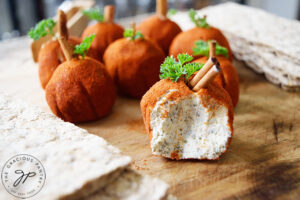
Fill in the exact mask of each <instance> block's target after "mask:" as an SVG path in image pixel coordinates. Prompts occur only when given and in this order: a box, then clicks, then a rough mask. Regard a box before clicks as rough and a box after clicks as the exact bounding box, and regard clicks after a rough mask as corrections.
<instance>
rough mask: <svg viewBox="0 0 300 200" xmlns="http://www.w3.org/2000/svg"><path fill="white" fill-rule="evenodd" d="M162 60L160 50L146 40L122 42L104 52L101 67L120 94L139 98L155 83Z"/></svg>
mask: <svg viewBox="0 0 300 200" xmlns="http://www.w3.org/2000/svg"><path fill="white" fill-rule="evenodd" d="M164 58H165V54H164V52H163V51H162V50H161V48H159V47H158V46H157V45H156V44H155V43H153V42H152V41H150V40H147V39H142V38H139V39H130V38H122V39H119V40H117V41H115V42H114V43H112V44H111V45H110V46H109V47H108V48H107V50H106V51H105V54H104V63H105V66H106V69H107V71H108V73H109V74H110V76H111V77H112V78H113V80H114V82H115V84H116V85H117V87H118V89H119V91H120V92H121V93H122V94H124V95H126V96H129V97H134V98H141V97H142V96H143V95H144V94H145V92H146V91H147V90H148V89H149V88H150V87H151V86H152V85H153V84H154V83H155V82H157V81H159V67H160V64H161V63H162V62H163V60H164Z"/></svg>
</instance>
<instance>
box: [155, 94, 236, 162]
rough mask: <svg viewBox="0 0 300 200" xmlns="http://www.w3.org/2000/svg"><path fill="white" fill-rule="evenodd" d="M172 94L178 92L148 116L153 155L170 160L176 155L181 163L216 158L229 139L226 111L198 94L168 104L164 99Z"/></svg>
mask: <svg viewBox="0 0 300 200" xmlns="http://www.w3.org/2000/svg"><path fill="white" fill-rule="evenodd" d="M173 92H178V91H177V90H170V91H168V92H167V93H166V94H165V95H164V96H163V97H162V98H161V99H159V101H157V103H156V105H155V107H154V108H153V110H152V113H151V120H150V126H151V129H152V140H151V148H152V152H153V154H156V155H162V156H164V157H171V155H172V153H173V152H175V151H177V152H178V155H179V157H180V158H181V159H187V158H194V159H216V158H218V157H219V156H220V155H221V154H222V153H223V152H224V151H225V150H226V146H227V143H228V139H229V138H230V137H231V130H230V127H229V126H228V124H229V122H228V109H227V108H226V107H225V106H223V105H220V104H218V103H217V101H216V100H214V99H213V98H210V99H209V100H207V98H206V97H205V96H201V95H198V94H192V95H189V96H187V97H186V98H184V99H182V100H180V101H177V102H174V101H170V100H168V96H169V95H170V94H171V93H173ZM205 98H206V100H205ZM204 103H205V104H204ZM204 105H206V106H207V107H205V106H204Z"/></svg>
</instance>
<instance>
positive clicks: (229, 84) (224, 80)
mask: <svg viewBox="0 0 300 200" xmlns="http://www.w3.org/2000/svg"><path fill="white" fill-rule="evenodd" d="M207 59H208V58H207V57H202V58H199V59H197V60H195V61H194V62H198V63H202V64H204V63H205V62H206V61H207ZM217 60H218V61H219V63H220V67H221V71H222V72H221V74H219V75H218V76H217V77H216V78H215V80H216V82H218V84H219V85H220V86H223V87H224V88H225V90H226V91H227V92H228V93H229V95H230V97H231V99H232V103H233V105H234V106H236V105H237V103H238V101H239V94H240V88H239V76H238V73H237V71H236V69H235V67H234V66H233V65H232V63H231V62H230V61H229V60H228V59H227V58H225V57H224V56H217ZM221 76H223V77H221Z"/></svg>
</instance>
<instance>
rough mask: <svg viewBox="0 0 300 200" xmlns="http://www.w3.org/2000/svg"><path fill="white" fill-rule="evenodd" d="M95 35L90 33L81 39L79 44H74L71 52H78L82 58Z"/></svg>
mask: <svg viewBox="0 0 300 200" xmlns="http://www.w3.org/2000/svg"><path fill="white" fill-rule="evenodd" d="M95 37H96V34H92V35H90V36H88V37H86V38H84V39H83V41H82V42H81V44H78V45H76V46H75V48H74V51H73V53H74V54H78V55H81V56H82V59H84V57H85V55H86V54H87V52H88V51H89V49H90V47H91V44H92V42H93V40H94V38H95Z"/></svg>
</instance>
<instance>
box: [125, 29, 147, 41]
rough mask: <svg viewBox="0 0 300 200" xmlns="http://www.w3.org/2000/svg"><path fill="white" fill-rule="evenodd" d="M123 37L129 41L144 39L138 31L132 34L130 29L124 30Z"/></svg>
mask: <svg viewBox="0 0 300 200" xmlns="http://www.w3.org/2000/svg"><path fill="white" fill-rule="evenodd" d="M123 36H124V37H125V38H130V40H136V39H138V38H141V39H144V36H143V34H142V33H141V32H140V31H137V32H135V33H134V31H133V29H132V28H127V29H125V31H124V33H123Z"/></svg>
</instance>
